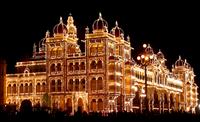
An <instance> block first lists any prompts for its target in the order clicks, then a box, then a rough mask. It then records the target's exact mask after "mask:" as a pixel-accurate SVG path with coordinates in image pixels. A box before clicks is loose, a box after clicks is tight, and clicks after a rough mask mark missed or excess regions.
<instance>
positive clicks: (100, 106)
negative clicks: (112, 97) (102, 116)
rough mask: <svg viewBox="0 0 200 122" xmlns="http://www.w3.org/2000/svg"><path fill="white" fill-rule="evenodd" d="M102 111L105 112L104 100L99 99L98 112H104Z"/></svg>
mask: <svg viewBox="0 0 200 122" xmlns="http://www.w3.org/2000/svg"><path fill="white" fill-rule="evenodd" d="M102 110H103V100H102V99H98V111H102Z"/></svg>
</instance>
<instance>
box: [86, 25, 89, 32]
mask: <svg viewBox="0 0 200 122" xmlns="http://www.w3.org/2000/svg"><path fill="white" fill-rule="evenodd" d="M85 33H86V34H88V33H89V28H88V26H87V27H86V28H85Z"/></svg>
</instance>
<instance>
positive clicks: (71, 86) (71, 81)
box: [68, 79, 74, 91]
mask: <svg viewBox="0 0 200 122" xmlns="http://www.w3.org/2000/svg"><path fill="white" fill-rule="evenodd" d="M73 82H74V81H73V79H70V80H69V82H68V89H69V91H73Z"/></svg>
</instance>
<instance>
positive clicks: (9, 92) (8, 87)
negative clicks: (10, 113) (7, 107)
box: [7, 84, 11, 94]
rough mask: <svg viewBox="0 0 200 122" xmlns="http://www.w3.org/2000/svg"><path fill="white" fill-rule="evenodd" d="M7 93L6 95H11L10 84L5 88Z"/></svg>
mask: <svg viewBox="0 0 200 122" xmlns="http://www.w3.org/2000/svg"><path fill="white" fill-rule="evenodd" d="M7 93H8V94H11V84H9V85H8V86H7Z"/></svg>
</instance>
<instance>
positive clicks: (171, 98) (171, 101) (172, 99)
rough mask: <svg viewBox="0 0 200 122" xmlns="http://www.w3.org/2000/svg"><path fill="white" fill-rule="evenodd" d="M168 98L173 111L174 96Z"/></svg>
mask: <svg viewBox="0 0 200 122" xmlns="http://www.w3.org/2000/svg"><path fill="white" fill-rule="evenodd" d="M169 98H170V108H171V109H174V95H173V94H170V97H169Z"/></svg>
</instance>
